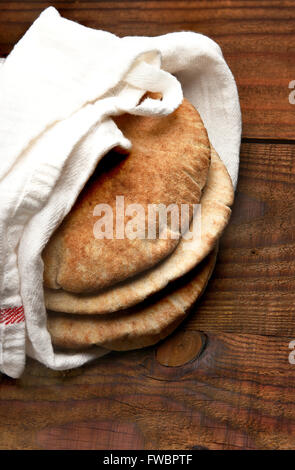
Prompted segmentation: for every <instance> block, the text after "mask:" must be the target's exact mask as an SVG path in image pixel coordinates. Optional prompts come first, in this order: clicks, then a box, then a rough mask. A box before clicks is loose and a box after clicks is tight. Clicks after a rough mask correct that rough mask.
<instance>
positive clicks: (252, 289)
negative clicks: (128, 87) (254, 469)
mask: <svg viewBox="0 0 295 470" xmlns="http://www.w3.org/2000/svg"><path fill="white" fill-rule="evenodd" d="M50 4H53V5H55V6H56V7H57V8H58V9H59V11H60V13H61V14H62V15H63V16H66V17H67V18H70V19H73V20H77V21H79V22H81V23H83V24H85V25H87V26H91V27H95V28H102V29H106V30H109V31H111V32H113V33H116V34H118V35H126V34H128V35H158V34H163V33H167V32H170V31H177V30H192V31H198V32H201V33H204V34H206V35H208V36H210V37H211V38H213V39H214V40H216V41H217V42H218V43H219V44H220V46H221V47H222V49H223V52H224V56H225V59H226V60H227V62H228V64H229V66H230V67H231V69H232V71H233V73H234V75H235V77H236V80H237V84H238V88H239V94H240V99H241V106H242V113H243V143H242V149H241V165H240V176H239V184H238V189H237V193H236V201H235V205H234V210H233V216H232V219H231V223H230V225H229V227H228V228H227V230H226V233H225V234H224V236H223V238H222V242H221V246H220V253H219V258H218V263H217V266H216V270H215V274H214V275H213V278H212V280H211V282H210V284H209V286H208V289H207V291H206V293H205V295H204V296H203V298H202V300H201V301H200V302H199V304H198V305H197V306H196V308H195V312H194V313H193V314H192V315H191V316H190V318H189V319H188V321H187V322H186V323H185V324H184V325H183V327H182V329H181V331H180V330H179V331H178V332H177V333H176V334H175V335H174V336H173V337H172V339H170V340H168V342H166V343H164V345H162V346H160V349H158V352H157V351H156V350H157V348H156V347H154V348H149V349H145V350H141V351H136V352H130V353H124V354H118V353H116V354H115V353H113V354H111V355H110V356H108V357H106V358H104V359H100V360H98V361H97V362H95V363H93V364H91V365H89V366H86V367H83V368H81V369H79V370H73V371H70V372H66V373H57V372H53V371H50V370H47V369H45V367H43V366H41V365H40V364H37V363H36V362H33V361H28V365H27V368H26V372H25V374H24V375H23V377H22V378H21V379H19V380H12V379H9V378H7V377H4V376H2V377H1V379H0V381H1V382H0V448H1V449H143V448H144V449H204V448H208V449H294V448H295V365H292V364H290V363H289V361H288V356H289V353H290V350H289V342H290V341H291V340H293V339H295V306H294V302H295V278H294V273H295V186H294V184H295V145H294V138H295V133H294V116H295V115H294V113H295V105H292V104H290V102H289V99H288V98H289V93H290V92H291V91H292V90H290V89H289V88H288V85H289V82H290V81H291V80H294V79H295V4H294V1H254V0H253V1H164V0H163V1H154V2H151V1H141V2H131V1H130V2H121V1H107V2H97V1H94V2H82V1H75V2H74V1H64V2H58V1H57V2H54V1H52V2H41V1H25V2H21V1H15V2H1V3H0V56H1V55H7V54H8V53H9V51H10V50H11V48H12V46H13V44H14V43H15V42H16V41H17V40H18V39H19V38H20V37H21V36H22V35H23V33H24V32H25V31H26V29H27V28H28V27H29V25H30V24H31V23H32V21H33V20H34V19H35V18H36V17H37V16H38V15H39V13H40V12H41V11H42V10H43V9H44V8H45V7H46V6H48V5H50ZM216 93H218V89H217V90H216ZM200 331H201V332H203V333H202V335H201V336H200V333H199V332H200ZM200 339H201V340H202V344H203V347H202V348H201V350H200V353H199V355H197V357H195V358H194V360H192V361H190V362H188V363H186V364H184V365H181V366H178V367H166V366H164V365H162V363H163V361H164V362H165V360H166V361H168V362H170V363H172V364H173V363H175V358H178V357H182V358H183V361H182V362H185V360H186V359H189V358H190V356H191V355H192V352H193V354H195V353H196V351H194V345H195V344H196V343H195V342H196V341H197V342H198V341H199V340H200ZM159 361H160V362H159Z"/></svg>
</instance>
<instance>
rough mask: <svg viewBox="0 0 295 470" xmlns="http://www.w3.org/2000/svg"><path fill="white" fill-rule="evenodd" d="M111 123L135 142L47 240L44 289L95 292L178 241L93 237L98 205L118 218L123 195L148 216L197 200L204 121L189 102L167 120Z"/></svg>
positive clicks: (107, 163)
mask: <svg viewBox="0 0 295 470" xmlns="http://www.w3.org/2000/svg"><path fill="white" fill-rule="evenodd" d="M115 121H116V123H117V124H118V126H119V128H120V129H121V130H122V132H123V134H124V135H125V136H126V137H127V138H129V139H130V140H131V141H132V144H133V147H132V150H131V152H130V154H129V155H127V156H126V155H125V156H122V155H119V154H116V153H112V154H110V155H108V156H107V157H105V158H104V159H103V161H102V162H101V164H99V165H98V169H97V171H96V172H95V174H94V176H93V177H92V178H91V180H90V181H89V183H88V184H87V185H86V187H85V188H84V190H83V191H82V193H81V194H80V196H79V198H78V200H77V202H76V204H75V205H74V207H73V208H72V210H71V212H70V213H69V215H68V216H67V217H66V218H65V220H64V222H63V223H62V225H61V226H60V227H59V228H58V230H57V231H56V232H55V233H54V235H53V237H52V238H51V240H50V241H49V243H48V245H47V247H46V248H45V250H44V252H43V260H44V283H45V286H47V287H50V288H53V289H58V288H63V289H64V290H65V291H69V292H76V293H85V292H94V291H97V290H99V289H101V288H105V287H108V286H110V285H113V284H115V283H118V282H119V281H122V280H124V279H127V278H129V277H130V276H134V275H135V274H137V273H140V272H142V271H144V270H147V269H149V268H151V267H152V266H154V265H156V264H157V263H159V262H160V261H161V260H163V259H164V258H165V257H167V256H168V255H169V254H170V253H171V252H172V251H173V250H174V249H175V248H176V246H177V244H178V243H179V239H171V238H170V237H168V239H167V240H160V239H156V240H149V239H135V240H129V239H127V238H124V239H123V240H119V239H116V238H115V239H112V240H109V239H103V240H98V239H95V238H94V235H93V226H94V223H95V221H96V220H97V218H95V217H94V216H93V209H94V207H95V206H96V205H97V204H99V203H106V204H109V205H110V206H111V207H112V208H113V213H114V215H115V214H116V211H115V200H116V196H124V198H125V206H126V205H128V204H131V203H137V204H141V205H143V207H144V208H145V213H146V214H147V210H146V208H147V204H151V203H156V204H157V203H162V204H165V205H166V206H168V205H169V204H171V203H173V204H175V203H176V204H178V205H180V204H190V205H192V204H196V203H198V202H199V200H200V197H201V191H202V188H203V187H204V185H205V183H206V179H207V174H208V169H209V162H210V146H209V141H208V136H207V132H206V130H205V128H204V125H203V123H202V120H201V118H200V116H199V114H198V112H197V111H196V110H195V109H194V107H193V106H192V105H191V104H190V103H189V102H188V101H187V100H184V101H183V103H182V105H181V106H180V107H179V108H178V109H177V110H176V111H175V112H174V113H172V114H171V115H169V116H166V117H162V118H158V117H138V116H132V115H123V116H120V117H117V118H116V119H115ZM107 159H108V160H107ZM111 163H113V165H112V164H111ZM126 221H127V219H125V222H126ZM157 230H158V226H157Z"/></svg>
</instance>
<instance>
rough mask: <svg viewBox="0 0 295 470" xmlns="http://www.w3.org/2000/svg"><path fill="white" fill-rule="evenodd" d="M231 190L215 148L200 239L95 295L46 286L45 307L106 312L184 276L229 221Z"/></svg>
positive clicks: (203, 201)
mask: <svg viewBox="0 0 295 470" xmlns="http://www.w3.org/2000/svg"><path fill="white" fill-rule="evenodd" d="M233 198H234V191H233V186H232V182H231V179H230V176H229V175H228V172H227V170H226V167H225V165H224V164H223V162H222V161H221V159H220V158H219V156H218V155H217V153H216V152H215V150H214V149H212V153H211V165H210V170H209V175H208V181H207V185H206V188H205V191H204V194H203V196H202V199H201V210H202V218H201V239H200V240H196V241H193V242H189V241H186V240H184V239H182V240H181V241H180V243H179V245H178V246H177V248H176V250H175V251H174V252H173V253H172V254H171V255H170V256H169V257H168V258H166V259H165V260H164V261H163V262H162V263H161V264H159V265H157V266H156V267H155V268H153V269H150V270H149V271H146V272H145V273H143V274H142V275H140V276H137V277H135V278H132V280H128V281H127V282H124V283H121V284H117V285H116V286H113V287H112V288H110V289H106V290H103V291H101V292H99V293H97V294H94V295H75V294H70V293H68V292H65V291H63V290H59V291H54V290H51V289H45V303H46V306H47V308H49V309H51V310H54V311H62V312H68V313H77V314H79V313H80V314H106V313H111V312H116V311H117V310H122V309H125V308H128V307H130V306H132V305H135V304H137V303H139V302H141V301H143V300H144V299H145V298H146V297H148V296H149V295H151V294H153V293H155V292H157V291H159V290H161V289H163V288H164V287H165V286H166V285H167V284H168V283H169V282H171V281H173V280H175V279H177V278H179V277H180V276H183V275H184V274H185V273H187V272H188V271H190V270H191V269H192V268H193V267H194V266H196V265H197V264H198V263H199V262H200V261H202V259H203V258H204V257H205V256H206V255H207V254H208V253H209V252H210V251H211V250H212V248H213V246H214V245H215V243H216V241H217V240H218V239H219V237H220V235H221V234H222V231H223V229H224V228H225V226H226V225H227V223H228V220H229V218H230V214H231V210H230V208H229V206H231V205H232V203H233Z"/></svg>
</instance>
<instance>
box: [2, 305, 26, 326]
mask: <svg viewBox="0 0 295 470" xmlns="http://www.w3.org/2000/svg"><path fill="white" fill-rule="evenodd" d="M22 321H25V311H24V307H23V306H22V305H21V306H20V307H12V308H0V323H4V324H5V325H13V324H14V323H21V322H22Z"/></svg>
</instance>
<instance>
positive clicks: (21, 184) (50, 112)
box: [0, 7, 241, 377]
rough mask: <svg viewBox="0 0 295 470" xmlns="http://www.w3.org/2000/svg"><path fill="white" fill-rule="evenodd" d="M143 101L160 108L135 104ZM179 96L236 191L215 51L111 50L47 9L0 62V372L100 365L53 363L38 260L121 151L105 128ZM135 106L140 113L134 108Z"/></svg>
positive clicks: (230, 110)
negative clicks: (102, 163)
mask: <svg viewBox="0 0 295 470" xmlns="http://www.w3.org/2000/svg"><path fill="white" fill-rule="evenodd" d="M146 91H153V92H160V93H161V94H162V97H163V98H162V100H161V101H160V100H154V99H151V98H148V99H145V100H143V101H140V100H141V98H142V97H143V95H144V94H145V92H146ZM183 92H184V95H185V96H186V97H187V98H188V99H189V100H190V101H191V102H192V103H193V104H194V105H195V106H196V108H197V109H198V111H199V112H200V114H201V116H202V118H203V121H204V123H205V126H206V128H207V130H208V134H209V138H210V140H211V143H212V144H213V146H214V147H215V148H216V150H217V152H218V153H219V154H220V156H221V158H222V159H223V161H224V163H225V164H226V166H227V168H228V171H229V173H230V175H231V178H232V180H233V183H234V185H236V183H237V174H238V165H239V146H240V138H241V115H240V107H239V99H238V93H237V89H236V85H235V81H234V78H233V76H232V74H231V72H230V70H229V68H228V66H227V64H226V62H225V61H224V58H223V56H222V53H221V50H220V48H219V46H218V45H217V44H216V43H215V42H213V41H212V40H210V39H209V38H207V37H205V36H203V35H201V34H196V33H192V32H180V33H171V34H167V35H164V36H159V37H153V38H148V37H125V38H118V37H116V36H115V35H113V34H110V33H108V32H105V31H99V30H94V29H91V28H86V27H84V26H82V25H79V24H77V23H75V22H72V21H69V20H67V19H64V18H62V17H61V16H60V15H59V13H58V12H57V11H56V10H55V9H54V8H53V7H50V8H47V9H46V10H44V12H43V13H42V14H41V15H40V16H39V18H38V19H37V20H36V21H35V22H34V23H33V25H32V26H31V27H30V28H29V30H28V31H27V32H26V34H25V35H24V36H23V38H22V39H21V40H20V41H19V42H18V43H17V44H16V46H15V47H14V49H13V50H12V52H11V53H10V54H9V56H8V57H7V59H6V60H5V61H3V62H2V63H1V62H0V148H1V163H0V286H1V287H0V370H1V372H3V373H5V374H7V375H9V376H11V377H19V376H20V375H21V374H22V372H23V369H24V366H25V357H26V354H27V355H29V356H31V357H34V358H35V359H37V360H39V361H40V362H42V363H43V364H45V365H46V366H47V367H50V368H52V369H56V370H63V369H69V368H73V367H77V366H80V365H82V364H84V363H85V362H87V361H89V360H92V359H94V358H96V357H99V356H101V355H103V354H105V353H106V352H107V351H106V350H105V349H103V348H99V347H97V348H93V349H91V350H89V351H85V352H83V353H71V352H68V353H64V352H61V351H55V350H54V349H53V347H52V343H51V339H50V335H49V333H48V331H47V328H46V309H45V306H44V296H43V262H42V259H41V253H42V250H43V248H44V246H45V245H46V243H47V241H48V240H49V238H50V236H51V234H52V232H53V231H54V230H55V228H56V227H57V226H58V225H59V224H60V223H61V221H62V220H63V218H64V217H65V216H66V215H67V213H68V212H69V211H70V209H71V207H72V206H73V204H74V202H75V200H76V198H77V196H78V194H79V192H80V191H81V189H82V188H83V186H84V184H85V182H86V181H87V179H88V178H89V176H90V175H91V173H92V172H93V170H94V168H95V166H96V165H97V163H98V161H99V159H100V158H101V157H102V156H103V155H105V154H106V153H107V152H108V151H109V150H110V149H111V148H113V147H115V146H118V145H119V146H121V147H123V148H126V149H128V148H130V146H131V145H132V143H131V142H129V141H128V140H127V139H126V138H125V137H124V136H123V135H122V133H121V131H120V130H119V129H118V128H117V127H116V125H115V123H114V121H113V120H112V119H111V117H110V116H114V115H118V114H121V113H123V112H128V113H131V114H137V115H166V114H169V113H171V112H173V111H174V110H175V109H176V108H177V107H178V106H179V104H180V103H181V101H182V97H183ZM138 103H140V104H138Z"/></svg>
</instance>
